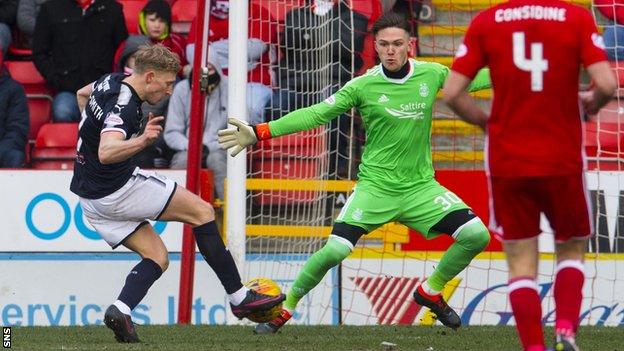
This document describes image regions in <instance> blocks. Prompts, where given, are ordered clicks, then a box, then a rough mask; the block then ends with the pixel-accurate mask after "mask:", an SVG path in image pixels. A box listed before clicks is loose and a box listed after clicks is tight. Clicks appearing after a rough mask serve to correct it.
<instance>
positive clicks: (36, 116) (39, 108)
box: [28, 96, 52, 142]
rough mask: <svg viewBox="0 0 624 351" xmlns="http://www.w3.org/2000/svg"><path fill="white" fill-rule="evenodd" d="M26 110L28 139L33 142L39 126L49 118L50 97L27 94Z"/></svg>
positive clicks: (50, 110)
mask: <svg viewBox="0 0 624 351" xmlns="http://www.w3.org/2000/svg"><path fill="white" fill-rule="evenodd" d="M28 112H29V113H30V132H29V133H28V140H30V141H31V142H33V141H34V140H35V139H36V138H37V133H39V129H40V128H41V126H43V125H44V124H46V123H48V122H50V120H51V112H52V99H51V98H50V97H49V96H39V97H37V96H28Z"/></svg>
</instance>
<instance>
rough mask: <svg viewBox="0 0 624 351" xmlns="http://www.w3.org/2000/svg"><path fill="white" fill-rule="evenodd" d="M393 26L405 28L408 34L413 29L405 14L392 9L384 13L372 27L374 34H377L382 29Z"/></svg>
mask: <svg viewBox="0 0 624 351" xmlns="http://www.w3.org/2000/svg"><path fill="white" fill-rule="evenodd" d="M391 27H396V28H400V29H403V30H405V31H406V32H407V33H408V34H409V33H410V32H411V30H412V27H411V26H410V24H409V22H407V18H405V16H404V15H402V14H399V13H396V12H392V11H390V12H386V13H384V14H383V15H381V17H379V18H378V19H377V20H376V21H375V23H374V24H373V28H372V32H373V35H377V33H379V31H380V30H382V29H386V28H391Z"/></svg>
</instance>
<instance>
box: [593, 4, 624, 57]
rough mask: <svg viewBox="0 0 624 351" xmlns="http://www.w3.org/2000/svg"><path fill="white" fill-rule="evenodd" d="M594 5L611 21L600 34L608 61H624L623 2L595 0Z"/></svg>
mask: <svg viewBox="0 0 624 351" xmlns="http://www.w3.org/2000/svg"><path fill="white" fill-rule="evenodd" d="M594 5H595V6H596V8H598V11H600V13H601V14H602V15H603V16H605V17H607V18H608V19H609V20H610V21H611V22H610V23H609V24H608V25H605V26H604V32H603V33H602V37H603V38H604V44H605V51H606V52H607V57H608V58H609V60H610V61H620V60H624V0H595V1H594Z"/></svg>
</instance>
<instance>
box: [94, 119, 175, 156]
mask: <svg viewBox="0 0 624 351" xmlns="http://www.w3.org/2000/svg"><path fill="white" fill-rule="evenodd" d="M164 119H165V117H162V116H159V117H153V115H152V114H151V113H150V116H149V120H148V121H147V124H146V125H145V130H144V131H143V134H141V135H140V136H139V137H136V138H130V139H128V140H125V139H126V136H125V135H124V133H122V132H120V131H117V130H110V131H104V132H103V133H102V134H101V136H100V146H99V148H98V158H99V159H100V163H101V164H103V165H105V164H111V163H117V162H121V161H125V160H127V159H129V158H130V157H132V156H133V155H134V154H136V153H138V152H139V151H141V150H143V149H144V148H146V147H147V146H148V145H151V144H153V143H154V142H155V141H156V140H157V139H158V136H159V135H160V133H162V131H163V127H162V125H161V123H162V121H163V120H164Z"/></svg>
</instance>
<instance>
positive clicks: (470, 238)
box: [454, 217, 490, 253]
mask: <svg viewBox="0 0 624 351" xmlns="http://www.w3.org/2000/svg"><path fill="white" fill-rule="evenodd" d="M454 236H455V241H456V242H457V243H458V244H460V245H461V246H463V247H464V248H465V249H467V250H469V251H472V252H477V253H479V252H481V251H483V249H485V247H486V246H487V245H488V244H489V243H490V232H489V231H488V229H487V228H486V226H485V224H483V222H482V221H481V220H480V219H479V218H478V217H475V218H473V219H472V220H470V221H469V222H468V223H466V224H464V225H463V226H462V228H460V229H459V232H458V233H457V234H455V235H454Z"/></svg>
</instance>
